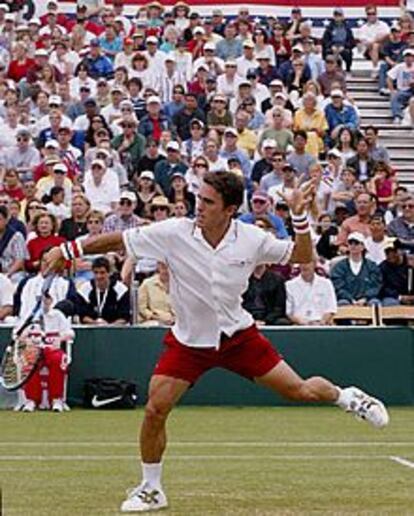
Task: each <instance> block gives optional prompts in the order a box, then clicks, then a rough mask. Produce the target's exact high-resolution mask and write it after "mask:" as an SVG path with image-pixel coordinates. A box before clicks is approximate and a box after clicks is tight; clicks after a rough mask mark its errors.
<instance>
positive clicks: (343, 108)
mask: <svg viewBox="0 0 414 516" xmlns="http://www.w3.org/2000/svg"><path fill="white" fill-rule="evenodd" d="M331 100H332V102H331V103H330V104H328V105H327V106H326V107H325V117H326V121H327V122H328V128H329V136H330V137H331V139H332V140H335V139H336V138H337V136H338V134H339V132H340V131H341V129H342V128H343V127H347V128H348V129H350V130H351V131H352V132H354V131H356V130H357V129H358V126H359V117H358V113H357V111H356V109H355V108H354V107H353V106H351V105H349V104H345V103H344V94H343V91H342V90H340V89H335V90H332V91H331Z"/></svg>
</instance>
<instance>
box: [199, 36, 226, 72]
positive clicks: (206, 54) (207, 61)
mask: <svg viewBox="0 0 414 516" xmlns="http://www.w3.org/2000/svg"><path fill="white" fill-rule="evenodd" d="M215 52H216V45H215V44H214V43H212V42H207V43H206V44H205V45H204V49H203V55H202V56H200V57H198V58H197V59H195V60H194V62H193V74H194V73H196V71H197V70H198V69H199V68H200V66H201V65H205V66H207V68H208V73H209V74H211V75H214V76H218V75H220V74H222V73H223V72H224V61H223V59H220V58H219V57H217V56H216V53H215Z"/></svg>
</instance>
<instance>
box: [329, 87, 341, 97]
mask: <svg viewBox="0 0 414 516" xmlns="http://www.w3.org/2000/svg"><path fill="white" fill-rule="evenodd" d="M331 97H341V98H343V97H344V93H343V91H342V90H340V89H339V88H337V89H335V90H332V91H331Z"/></svg>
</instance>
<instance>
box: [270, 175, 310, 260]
mask: <svg viewBox="0 0 414 516" xmlns="http://www.w3.org/2000/svg"><path fill="white" fill-rule="evenodd" d="M300 182H301V180H300V179H299V180H298V182H297V185H296V188H295V189H294V190H293V191H292V193H291V195H289V196H284V195H283V194H282V197H283V199H284V201H285V202H286V204H287V205H288V206H289V208H290V211H291V214H292V220H293V226H294V229H295V247H294V248H293V251H292V254H291V257H290V260H289V261H290V262H291V263H309V262H310V261H312V258H313V247H312V239H311V234H310V227H309V222H308V219H307V214H306V205H307V204H308V203H309V202H310V201H311V200H312V197H313V196H314V195H315V182H314V181H313V180H310V181H308V182H307V183H306V184H304V185H302V186H300ZM279 195H280V194H279Z"/></svg>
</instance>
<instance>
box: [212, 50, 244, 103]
mask: <svg viewBox="0 0 414 516" xmlns="http://www.w3.org/2000/svg"><path fill="white" fill-rule="evenodd" d="M242 80H243V78H242V77H240V75H238V73H237V63H236V60H235V59H228V60H227V61H226V62H225V63H224V73H223V74H221V75H219V77H218V78H217V91H218V92H219V93H223V94H224V95H226V97H227V98H228V99H232V98H234V97H235V96H236V95H237V93H238V89H239V84H240V82H241V81H242Z"/></svg>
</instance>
